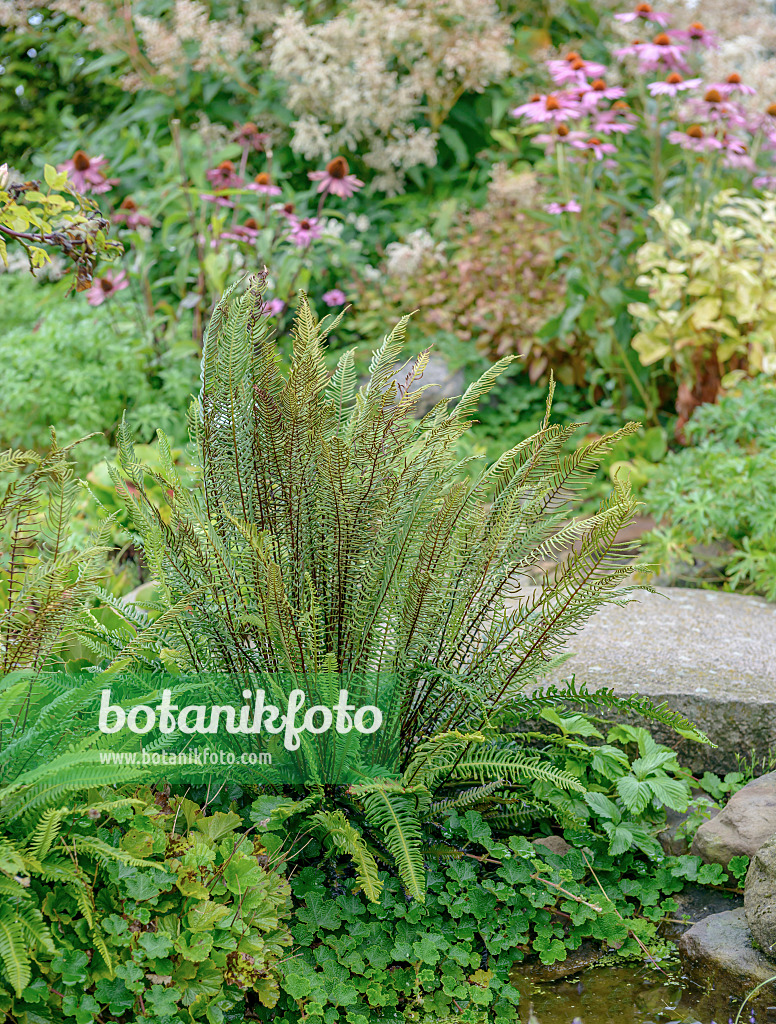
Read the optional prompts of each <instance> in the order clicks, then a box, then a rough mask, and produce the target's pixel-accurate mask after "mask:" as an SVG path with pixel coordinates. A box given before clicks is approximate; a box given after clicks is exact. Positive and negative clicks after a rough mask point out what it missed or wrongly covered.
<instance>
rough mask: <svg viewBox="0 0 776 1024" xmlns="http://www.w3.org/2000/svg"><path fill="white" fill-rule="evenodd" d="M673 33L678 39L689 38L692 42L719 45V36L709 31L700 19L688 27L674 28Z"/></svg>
mask: <svg viewBox="0 0 776 1024" xmlns="http://www.w3.org/2000/svg"><path fill="white" fill-rule="evenodd" d="M673 34H674V35H675V36H676V38H677V39H689V40H690V42H693V43H699V44H700V45H701V46H712V47H715V46H716V45H717V37H716V36H715V35H714V33H713V32H709V31H708V30H707V29H706V28H705V27H704V25H703V23H702V22H700V21H694V22H692V24H691V25H688V26H687V28H679V29H674V31H673Z"/></svg>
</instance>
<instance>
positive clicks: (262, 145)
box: [232, 121, 270, 153]
mask: <svg viewBox="0 0 776 1024" xmlns="http://www.w3.org/2000/svg"><path fill="white" fill-rule="evenodd" d="M269 139H270V136H269V133H268V132H260V131H259V129H258V127H257V125H256V124H255V123H254V122H253V121H246V122H245V124H236V125H235V126H234V134H233V135H232V142H236V143H237V144H238V146H242V147H243V149H253V150H255V151H256V152H257V153H263V152H264V150H265V149H266V148H267V143H268V142H269Z"/></svg>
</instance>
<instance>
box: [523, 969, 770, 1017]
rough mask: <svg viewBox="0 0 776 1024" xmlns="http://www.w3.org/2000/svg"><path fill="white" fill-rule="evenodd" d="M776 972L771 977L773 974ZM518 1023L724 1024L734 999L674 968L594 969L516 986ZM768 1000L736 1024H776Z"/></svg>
mask: <svg viewBox="0 0 776 1024" xmlns="http://www.w3.org/2000/svg"><path fill="white" fill-rule="evenodd" d="M775 973H776V972H775ZM518 987H519V988H520V992H521V997H522V998H521V1007H520V1009H521V1019H522V1020H523V1021H524V1022H525V1021H527V1020H528V1019H529V1014H528V1008H529V1006H530V1007H532V1008H533V1013H534V1017H535V1020H536V1022H538V1024H572V1021H575V1018H576V1024H579V1022H581V1024H712V1022H714V1024H728V1021H729V1020H735V1016H736V1013H737V1012H738V1008H739V1006H740V1005H741V1001H740V1000H739V999H735V998H733V997H731V996H729V995H727V994H726V993H722V992H712V993H704V992H703V990H702V989H700V988H699V987H698V986H697V985H694V984H692V983H691V982H689V981H688V980H687V979H686V978H683V977H682V975H681V971H680V970H679V968H678V967H666V966H662V967H660V968H658V967H655V966H651V965H649V964H644V963H636V964H633V965H625V966H622V967H599V968H593V969H591V970H587V971H585V972H583V973H582V974H579V975H577V976H574V977H572V978H567V979H563V980H562V981H555V982H549V983H541V984H536V983H532V982H529V981H527V980H523V981H522V982H518ZM773 1002H774V1000H773V999H770V1000H767V1001H763V1000H760V1001H758V1002H757V1003H756V1004H755V1006H754V1009H752V1007H751V1006H750V1004H747V1005H746V1007H745V1008H744V1011H743V1013H742V1015H741V1021H740V1024H776V1006H773V1005H769V1004H772V1003H773Z"/></svg>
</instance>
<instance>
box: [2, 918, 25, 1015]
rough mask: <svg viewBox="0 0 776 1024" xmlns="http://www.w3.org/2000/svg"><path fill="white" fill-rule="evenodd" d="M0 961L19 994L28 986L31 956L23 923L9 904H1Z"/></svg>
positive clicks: (12, 985)
mask: <svg viewBox="0 0 776 1024" xmlns="http://www.w3.org/2000/svg"><path fill="white" fill-rule="evenodd" d="M0 963H2V967H3V971H4V973H5V976H6V978H7V979H8V981H9V983H10V985H11V987H12V988H13V990H14V992H15V993H16V995H17V996H21V994H22V991H23V990H24V989H25V988H26V987H27V985H28V983H29V981H30V977H31V973H30V958H29V956H28V954H27V943H26V940H25V937H24V934H23V932H22V928H21V925H20V924H19V921H18V920H17V919H16V917H15V915H14V914H13V912H12V910H11V908H10V907H9V906H7V905H6V906H0Z"/></svg>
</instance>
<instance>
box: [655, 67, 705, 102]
mask: <svg viewBox="0 0 776 1024" xmlns="http://www.w3.org/2000/svg"><path fill="white" fill-rule="evenodd" d="M702 82H703V79H702V78H682V76H681V75H680V74H679V72H678V71H672V72H671V74H670V75H669V76H668V77H667V78H666V79H665V80H664V81H662V82H650V83H649V85H648V86H647V89H648V90H649V92H650V94H651V95H652V96H676V95H677V94H678V93H680V92H684V90H685V89H695V88H697V86H699V85H700V84H701V83H702Z"/></svg>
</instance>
